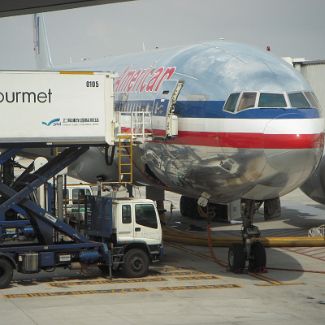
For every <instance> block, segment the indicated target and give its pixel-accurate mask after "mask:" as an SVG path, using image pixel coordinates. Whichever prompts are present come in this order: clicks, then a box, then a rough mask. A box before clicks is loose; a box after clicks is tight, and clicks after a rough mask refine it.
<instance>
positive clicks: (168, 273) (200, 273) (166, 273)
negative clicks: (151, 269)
mask: <svg viewBox="0 0 325 325" xmlns="http://www.w3.org/2000/svg"><path fill="white" fill-rule="evenodd" d="M160 274H161V275H163V276H177V275H204V274H206V273H204V272H198V271H194V272H192V271H189V272H186V271H176V272H175V271H171V272H162V273H160Z"/></svg>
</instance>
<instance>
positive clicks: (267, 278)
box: [248, 272, 282, 285]
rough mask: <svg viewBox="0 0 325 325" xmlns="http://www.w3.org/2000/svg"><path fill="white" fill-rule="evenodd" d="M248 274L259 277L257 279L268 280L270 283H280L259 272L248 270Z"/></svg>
mask: <svg viewBox="0 0 325 325" xmlns="http://www.w3.org/2000/svg"><path fill="white" fill-rule="evenodd" d="M248 275H250V276H253V277H254V278H256V279H259V280H262V281H265V282H268V283H270V284H272V285H281V284H282V282H281V281H278V280H274V279H271V278H269V277H268V276H265V275H262V274H259V273H251V272H248Z"/></svg>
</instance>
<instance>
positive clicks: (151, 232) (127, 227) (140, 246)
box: [112, 198, 162, 277]
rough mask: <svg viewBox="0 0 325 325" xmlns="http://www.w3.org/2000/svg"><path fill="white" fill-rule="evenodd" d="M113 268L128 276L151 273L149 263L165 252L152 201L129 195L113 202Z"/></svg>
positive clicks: (156, 213)
mask: <svg viewBox="0 0 325 325" xmlns="http://www.w3.org/2000/svg"><path fill="white" fill-rule="evenodd" d="M112 216H113V218H112V219H113V220H112V227H113V231H112V232H113V236H112V243H113V245H114V247H115V248H114V250H113V268H114V266H115V269H117V268H119V267H121V268H122V271H123V273H124V275H126V276H127V277H140V276H144V275H146V274H147V273H148V268H149V263H150V262H156V261H159V259H160V256H161V254H162V230H161V225H160V220H159V214H158V211H157V208H156V206H155V204H154V202H153V201H152V200H148V199H134V198H125V199H118V200H113V203H112Z"/></svg>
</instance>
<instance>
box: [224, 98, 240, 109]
mask: <svg viewBox="0 0 325 325" xmlns="http://www.w3.org/2000/svg"><path fill="white" fill-rule="evenodd" d="M239 95H240V93H233V94H231V95H230V96H229V97H228V100H227V102H226V104H225V107H224V110H225V111H228V112H234V111H235V109H236V106H237V101H238V98H239Z"/></svg>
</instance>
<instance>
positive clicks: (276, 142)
mask: <svg viewBox="0 0 325 325" xmlns="http://www.w3.org/2000/svg"><path fill="white" fill-rule="evenodd" d="M122 132H124V133H127V132H130V129H129V128H122ZM146 132H151V133H152V134H153V135H154V136H165V130H146ZM154 142H163V143H166V144H183V145H192V146H208V147H222V148H240V149H241V148H243V149H244V148H247V149H251V148H252V149H312V148H323V146H324V133H320V134H319V133H316V134H265V133H234V132H233V133H230V132H192V131H179V133H178V136H175V137H173V138H169V139H166V140H157V139H155V140H154Z"/></svg>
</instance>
